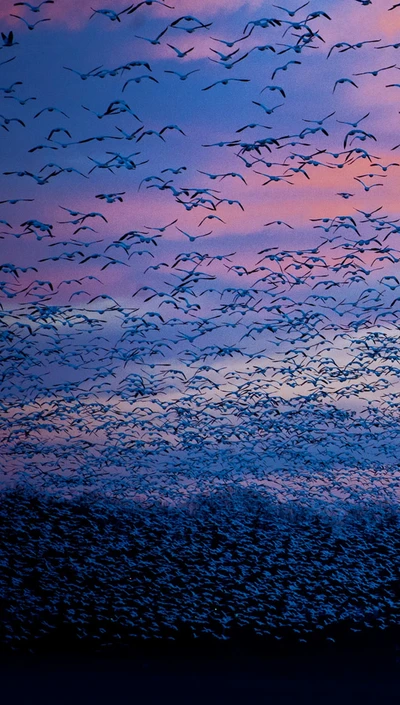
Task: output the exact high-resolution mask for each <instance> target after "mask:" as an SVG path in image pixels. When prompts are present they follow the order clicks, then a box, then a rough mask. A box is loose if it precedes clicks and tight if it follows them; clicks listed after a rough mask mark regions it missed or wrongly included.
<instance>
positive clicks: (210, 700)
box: [0, 650, 400, 705]
mask: <svg viewBox="0 0 400 705" xmlns="http://www.w3.org/2000/svg"><path fill="white" fill-rule="evenodd" d="M0 677H1V683H2V686H1V690H2V702H4V703H13V704H15V705H64V703H65V704H67V703H68V705H70V704H73V705H80V704H81V703H82V704H85V705H91V704H92V703H93V704H96V705H103V704H104V705H105V704H106V703H107V705H108V704H110V705H114V704H115V705H122V704H124V705H128V704H129V705H134V704H135V705H142V704H143V705H149V704H153V703H154V704H156V703H160V704H161V703H173V704H174V705H181V704H182V705H183V704H185V705H186V704H187V705H191V704H192V703H193V705H197V704H200V703H201V704H202V705H203V704H204V705H214V703H215V704H217V703H218V705H224V704H225V703H226V704H228V703H229V705H234V704H236V703H243V705H246V704H247V703H248V704H249V705H250V704H251V705H252V704H253V703H254V704H258V703H271V704H274V705H275V703H276V704H277V705H286V703H287V704H288V705H289V703H290V705H303V703H304V704H305V703H307V705H309V704H311V703H312V704H315V705H319V703H321V705H331V704H332V705H333V704H335V705H347V704H348V705H350V704H351V705H358V704H360V705H361V704H362V705H369V704H371V705H372V704H373V705H386V703H387V704H389V703H393V705H394V704H396V705H398V703H399V702H400V665H399V663H397V664H396V654H395V652H394V651H388V652H385V651H380V652H376V651H373V650H372V651H370V650H366V651H362V650H361V651H359V652H357V653H354V652H342V653H340V654H337V653H335V652H334V651H332V653H331V655H329V654H327V653H326V652H325V653H324V654H323V655H322V656H321V655H317V654H316V653H313V654H308V655H303V656H300V655H296V657H293V656H283V657H282V656H281V657H275V658H272V657H269V658H265V659H262V658H257V659H252V660H249V659H248V658H245V657H244V656H243V657H241V658H240V660H239V659H238V658H237V657H236V658H229V659H225V658H221V659H212V660H207V659H205V658H204V657H203V658H199V659H197V660H193V659H191V658H186V659H185V658H183V657H179V658H173V659H163V660H160V659H157V660H156V659H154V658H153V659H147V660H143V659H136V660H130V659H127V658H120V659H104V658H100V657H99V658H98V659H95V658H83V657H81V658H77V657H75V658H74V657H72V656H71V655H69V656H65V657H63V658H60V656H57V657H55V658H53V659H52V658H50V657H48V656H47V657H46V658H38V657H31V658H25V659H21V657H18V658H15V659H9V658H8V659H7V660H3V663H2V665H1V667H0Z"/></svg>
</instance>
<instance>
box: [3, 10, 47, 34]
mask: <svg viewBox="0 0 400 705" xmlns="http://www.w3.org/2000/svg"><path fill="white" fill-rule="evenodd" d="M10 17H15V18H16V19H17V20H21V22H23V23H24V24H25V25H26V26H27V27H28V29H29V30H30V31H32V30H34V29H35V27H37V25H38V24H40V23H41V22H50V19H51V18H50V17H44V18H43V19H42V20H36V22H34V23H33V24H30V23H29V22H27V21H26V19H25V18H24V17H20V16H19V15H14V14H13V13H12V12H10Z"/></svg>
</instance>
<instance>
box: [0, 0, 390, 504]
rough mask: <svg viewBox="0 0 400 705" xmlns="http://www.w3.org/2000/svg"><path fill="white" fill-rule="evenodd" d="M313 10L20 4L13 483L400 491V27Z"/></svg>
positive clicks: (10, 425) (5, 468) (7, 37)
mask: <svg viewBox="0 0 400 705" xmlns="http://www.w3.org/2000/svg"><path fill="white" fill-rule="evenodd" d="M171 2H172V0H171ZM92 5H93V6H92ZM110 5H111V3H110ZM300 5H301V3H299V4H298V5H294V4H293V3H291V4H290V6H288V7H286V5H285V6H281V7H279V6H278V5H277V4H275V5H274V4H272V3H268V4H267V3H265V2H261V1H258V0H248V1H247V2H242V1H241V0H232V1H231V2H226V1H222V0H213V2H211V1H209V0H203V2H202V3H200V4H199V3H195V2H194V1H193V0H176V2H175V7H172V4H171V5H170V3H169V2H168V3H167V2H161V1H160V2H156V1H155V0H153V2H150V3H139V4H137V5H135V4H133V5H131V6H128V5H125V4H120V3H112V8H105V7H103V6H100V5H97V4H96V5H94V3H90V2H87V1H86V0H80V1H79V2H77V1H75V0H68V1H67V0H64V1H61V0H55V1H54V2H45V3H42V5H41V6H40V7H36V8H35V6H33V5H32V6H29V4H28V3H16V4H13V3H11V2H7V1H4V2H2V3H1V8H0V28H1V32H2V35H1V36H2V45H1V44H0V128H1V129H0V140H1V156H2V158H1V166H2V168H1V172H2V173H1V175H0V194H1V197H0V201H1V204H0V236H1V238H2V239H1V241H0V248H1V251H2V259H1V262H2V264H0V270H1V271H0V304H1V311H0V325H1V342H2V352H1V356H2V357H1V359H2V369H3V372H2V376H1V378H0V380H1V413H2V422H1V434H2V439H3V450H2V470H0V473H2V474H0V481H3V482H6V483H7V482H10V481H16V480H19V481H23V482H34V483H39V484H40V485H41V486H43V487H45V488H47V489H49V491H65V492H67V493H68V492H73V491H81V490H82V489H85V490H87V489H88V488H95V487H96V488H97V487H98V486H101V487H102V489H103V491H105V492H109V493H110V494H112V495H114V496H135V497H144V496H147V495H148V493H150V494H151V493H153V494H155V495H156V496H159V495H160V493H161V494H162V495H163V496H167V495H168V493H169V495H170V496H171V497H176V495H177V492H180V493H185V492H190V491H208V490H209V488H210V487H211V486H215V484H217V485H220V484H228V485H229V483H233V482H234V483H237V482H250V481H251V482H252V483H253V484H254V483H255V484H257V486H262V487H268V488H269V490H270V491H273V492H275V493H276V494H277V495H279V496H282V495H283V494H285V493H286V495H287V494H288V493H289V494H290V493H292V492H293V493H294V494H293V496H295V497H307V498H308V500H307V501H309V498H310V496H311V494H312V493H314V495H315V493H317V494H318V493H319V496H320V497H322V498H323V499H324V500H326V499H332V498H335V497H340V498H346V499H352V498H353V497H356V496H357V497H358V496H359V494H360V493H364V494H365V495H366V496H368V497H372V498H374V497H378V496H385V497H392V496H393V493H394V494H395V493H396V492H397V483H398V475H397V472H398V470H397V469H398V465H399V462H400V458H399V444H398V431H399V428H398V424H399V421H398V401H397V393H398V379H399V374H400V373H399V366H398V335H399V334H398V316H399V311H400V307H399V301H398V287H400V278H399V279H398V262H399V261H400V260H399V258H398V253H399V252H400V248H399V246H398V237H399V232H400V230H399V224H398V222H399V218H400V215H399V212H398V211H399V209H398V173H399V172H398V168H399V166H400V154H399V152H400V145H399V143H400V132H399V112H400V109H399V105H400V103H399V101H400V75H399V74H397V71H398V70H400V65H399V66H397V65H396V61H397V56H398V54H397V51H398V47H399V48H400V6H399V7H398V8H397V7H396V6H394V5H393V3H391V2H387V1H386V0H382V1H380V2H378V0H372V1H371V0H370V1H369V2H366V1H365V0H364V2H361V1H360V0H345V1H341V0H320V1H319V2H318V3H317V2H314V0H311V1H310V2H309V3H306V4H305V5H304V6H303V7H301V6H300ZM44 20H45V21H44ZM35 23H37V24H35ZM397 42H399V45H397ZM230 44H231V45H232V46H229V45H230ZM229 54H231V56H229ZM56 151H57V155H56V154H55V152H56ZM360 478H361V480H360ZM321 487H322V488H323V489H322V490H321V489H320V488H321ZM316 488H317V489H316ZM382 493H383V494H382ZM314 495H313V496H314Z"/></svg>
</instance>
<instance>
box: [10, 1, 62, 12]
mask: <svg viewBox="0 0 400 705" xmlns="http://www.w3.org/2000/svg"><path fill="white" fill-rule="evenodd" d="M42 5H54V0H42V2H41V3H39V5H31V3H29V2H15V3H14V7H28V8H29V10H30V11H31V12H40V8H41V7H42Z"/></svg>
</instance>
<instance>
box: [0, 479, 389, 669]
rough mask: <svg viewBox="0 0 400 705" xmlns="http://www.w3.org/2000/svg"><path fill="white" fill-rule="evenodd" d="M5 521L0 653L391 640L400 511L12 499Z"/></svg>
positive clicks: (241, 502) (238, 497) (252, 502)
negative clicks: (336, 512) (335, 514)
mask: <svg viewBox="0 0 400 705" xmlns="http://www.w3.org/2000/svg"><path fill="white" fill-rule="evenodd" d="M0 518H1V521H0V543H2V544H3V545H4V544H6V545H7V546H8V551H7V555H6V556H0V565H1V571H0V595H1V598H2V620H1V624H0V644H3V645H4V646H6V647H7V649H13V650H18V651H21V650H30V651H34V652H35V651H38V650H43V649H49V650H51V651H52V652H53V651H54V648H55V646H56V645H59V643H60V642H61V643H62V646H63V649H64V650H65V649H68V648H72V649H73V651H74V653H76V650H77V649H78V648H84V649H88V648H89V649H93V648H94V649H95V650H97V651H104V650H108V649H115V648H117V649H121V648H126V647H132V646H135V645H139V648H140V649H141V653H142V649H143V644H147V645H148V646H152V645H154V644H157V643H160V644H163V643H164V644H166V645H169V646H168V652H169V647H170V646H171V641H172V642H174V641H175V642H177V643H178V644H179V643H181V644H182V643H183V644H185V645H186V647H187V646H188V645H189V644H190V643H195V644H203V645H204V644H205V646H206V649H209V648H210V646H212V644H215V643H217V644H221V643H222V642H228V645H229V644H230V643H232V641H233V643H238V640H239V641H240V640H243V638H246V637H247V638H249V640H250V643H251V642H252V643H253V645H254V637H255V639H256V640H257V643H258V645H259V646H261V645H263V644H264V645H266V646H267V647H268V646H270V647H272V649H274V650H276V649H277V648H284V649H285V648H286V647H287V646H288V645H293V646H296V645H297V646H298V648H300V649H304V648H309V646H313V645H314V646H315V645H318V648H320V647H321V646H324V645H326V646H327V647H328V648H329V649H336V648H337V647H338V646H340V645H346V646H347V648H348V647H349V645H351V644H353V645H354V644H357V643H358V644H360V643H362V644H363V645H364V647H365V646H366V645H368V644H371V643H375V644H376V643H378V644H380V645H381V646H382V645H383V644H386V645H387V644H388V643H389V644H390V643H392V644H393V643H395V642H396V639H397V642H398V625H399V617H400V613H399V608H400V601H399V585H398V575H399V568H400V562H399V556H400V553H399V528H400V522H399V518H400V517H399V512H397V513H396V512H393V513H392V514H391V513H390V512H389V513H388V512H387V510H385V509H383V510H380V509H378V510H376V509H373V508H371V507H370V508H365V509H364V510H361V511H360V510H359V509H354V510H353V511H352V512H350V513H348V514H347V515H346V516H345V517H343V518H342V520H341V521H337V520H335V521H333V522H332V521H331V520H330V519H329V518H328V517H327V516H326V515H323V516H321V515H318V514H316V513H315V512H313V511H310V509H306V510H302V509H301V508H300V507H299V505H292V506H290V507H288V505H287V504H281V505H280V506H279V505H275V506H274V505H271V503H270V502H268V501H265V500H263V499H262V498H261V497H260V496H259V494H258V493H257V492H251V491H250V492H249V491H248V490H240V489H239V488H236V489H235V491H234V492H233V494H232V495H230V496H229V495H227V493H221V494H219V495H216V496H214V497H211V498H209V499H208V500H207V501H206V502H204V501H200V502H199V503H198V504H197V506H196V507H193V508H192V511H191V512H188V511H187V508H184V509H182V508H178V507H173V508H172V509H171V508H169V509H168V508H165V507H160V505H158V506H157V507H154V508H150V509H149V508H144V507H142V506H141V505H140V504H139V505H137V506H136V508H135V511H134V512H132V510H131V508H130V507H126V506H124V505H123V504H121V503H118V502H113V501H109V500H105V499H104V497H101V496H100V495H98V496H97V498H96V500H93V498H91V499H90V501H83V502H79V501H71V500H61V501H60V500H56V499H54V498H49V497H47V498H46V497H45V496H44V495H43V494H41V495H35V494H32V493H29V492H24V493H21V492H17V493H14V492H11V493H10V494H5V495H4V496H3V498H2V503H1V506H0ZM238 638H239V639H238ZM158 640H160V641H158ZM216 640H218V641H216ZM248 644H249V642H247V645H248ZM208 655H209V651H208ZM142 657H143V656H142Z"/></svg>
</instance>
